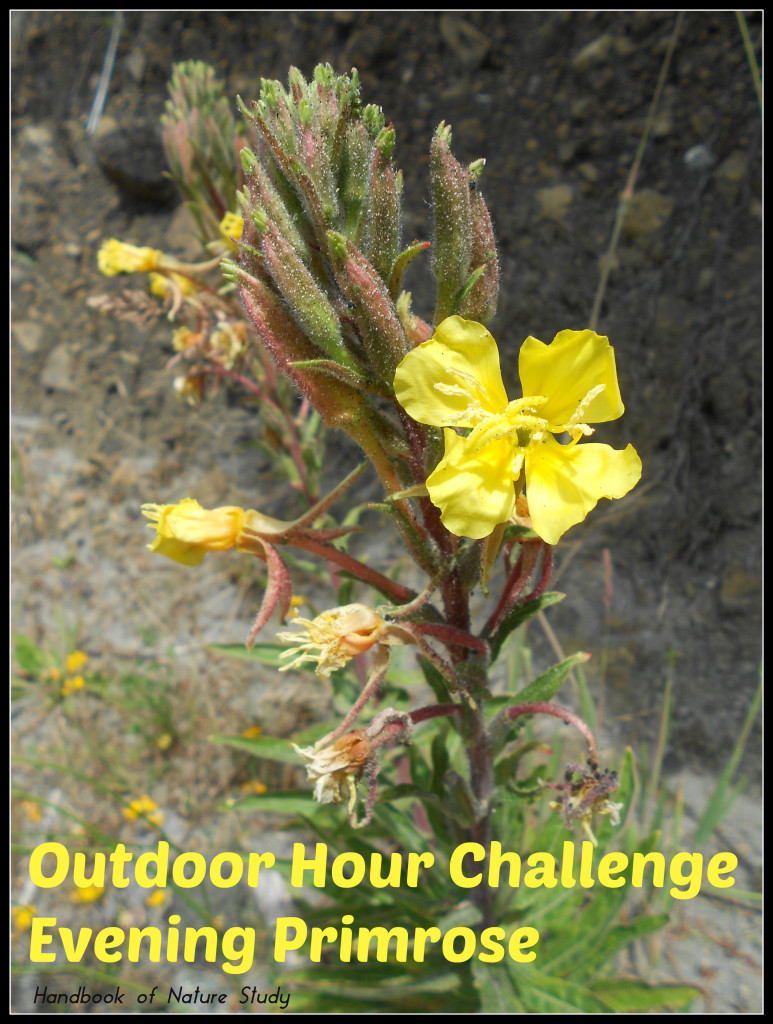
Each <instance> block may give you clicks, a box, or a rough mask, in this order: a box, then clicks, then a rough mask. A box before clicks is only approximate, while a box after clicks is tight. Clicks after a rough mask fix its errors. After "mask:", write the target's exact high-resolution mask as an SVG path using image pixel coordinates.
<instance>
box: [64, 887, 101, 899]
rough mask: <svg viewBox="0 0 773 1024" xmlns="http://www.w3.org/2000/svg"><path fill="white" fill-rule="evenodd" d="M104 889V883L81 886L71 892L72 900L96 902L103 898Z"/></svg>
mask: <svg viewBox="0 0 773 1024" xmlns="http://www.w3.org/2000/svg"><path fill="white" fill-rule="evenodd" d="M104 891H105V887H104V885H87V886H86V887H85V889H81V888H80V887H79V888H77V889H75V890H73V892H71V893H70V901H71V902H72V903H94V902H95V901H96V900H98V899H101V898H102V893H103V892H104Z"/></svg>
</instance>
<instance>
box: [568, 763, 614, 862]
mask: <svg viewBox="0 0 773 1024" xmlns="http://www.w3.org/2000/svg"><path fill="white" fill-rule="evenodd" d="M589 763H590V768H591V770H590V771H588V769H587V768H585V767H584V766H583V765H579V764H574V765H570V766H569V767H568V768H567V773H566V774H567V778H566V782H565V784H564V787H563V789H564V797H563V800H556V801H554V802H553V803H552V804H551V805H550V806H551V807H552V808H553V809H554V810H557V811H560V812H561V815H562V817H563V819H564V824H565V825H566V827H567V828H572V827H573V826H574V825H576V824H577V823H578V822H579V823H580V825H581V826H582V829H583V831H584V832H585V833H586V835H587V836H588V839H590V841H591V842H592V843H593V845H594V846H598V840H597V839H596V837H595V835H594V834H593V829H592V828H591V824H592V821H593V815H594V814H608V815H609V820H610V822H611V823H612V824H613V825H619V824H620V811H621V809H622V807H623V805H622V803H615V802H614V801H612V800H610V799H609V797H610V795H611V794H612V793H614V792H615V790H616V789H617V788H618V778H617V772H613V771H609V769H606V770H605V771H604V772H600V771H599V770H598V765H597V764H596V763H595V762H589ZM576 772H579V774H580V778H579V779H578V780H577V781H573V777H574V773H576ZM554 788H556V789H558V788H561V787H558V786H556V787H554Z"/></svg>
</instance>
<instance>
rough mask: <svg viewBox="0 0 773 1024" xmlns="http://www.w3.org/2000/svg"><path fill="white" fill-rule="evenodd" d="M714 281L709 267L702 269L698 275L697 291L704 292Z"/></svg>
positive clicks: (712, 272)
mask: <svg viewBox="0 0 773 1024" xmlns="http://www.w3.org/2000/svg"><path fill="white" fill-rule="evenodd" d="M713 280H714V271H713V270H712V269H711V267H704V268H703V270H701V272H700V274H699V275H698V291H699V292H705V291H707V290H708V289H709V288H710V287H711V284H712V282H713Z"/></svg>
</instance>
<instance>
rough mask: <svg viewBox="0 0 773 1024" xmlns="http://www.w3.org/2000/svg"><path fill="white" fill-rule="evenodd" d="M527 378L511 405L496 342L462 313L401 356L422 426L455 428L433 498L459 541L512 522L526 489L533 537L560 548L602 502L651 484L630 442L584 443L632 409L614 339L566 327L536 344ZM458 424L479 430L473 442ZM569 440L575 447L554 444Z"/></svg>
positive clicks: (400, 385) (401, 394)
mask: <svg viewBox="0 0 773 1024" xmlns="http://www.w3.org/2000/svg"><path fill="white" fill-rule="evenodd" d="M518 370H519V374H520V378H521V385H522V387H523V393H524V397H523V398H520V399H516V400H515V401H512V402H510V401H508V398H507V393H506V392H505V389H504V385H503V383H502V375H501V373H500V369H499V352H498V350H497V345H496V342H495V341H494V339H493V338H492V336H491V335H490V334H489V332H488V331H487V330H486V328H485V327H484V326H483V325H482V324H478V323H475V322H474V321H471V320H463V319H462V318H461V317H459V316H452V317H448V319H446V320H444V321H443V322H442V323H441V324H439V325H438V327H437V328H436V330H435V334H434V335H433V337H432V338H430V339H429V341H425V342H423V343H422V344H421V345H419V346H418V347H417V348H415V349H414V350H413V351H412V352H409V353H408V355H407V356H406V357H405V358H404V359H403V360H402V362H401V363H400V365H399V366H398V367H397V371H396V374H395V395H396V396H397V400H398V401H399V402H400V404H401V405H402V406H403V408H404V409H405V410H406V412H407V413H408V414H409V415H410V416H412V417H413V418H414V419H415V420H417V421H418V422H420V423H426V424H428V425H430V426H436V427H445V428H446V429H445V431H444V435H445V454H444V456H443V459H442V460H441V461H440V463H439V464H438V466H437V467H436V469H435V470H434V472H433V473H431V474H430V476H429V477H428V479H427V491H428V493H429V497H430V500H431V501H432V503H433V504H434V505H436V506H437V507H438V508H440V509H441V512H442V515H441V519H442V521H443V523H444V524H445V526H446V528H447V529H448V530H449V531H450V532H451V533H453V534H456V535H457V536H460V537H471V538H474V539H478V538H481V537H487V536H488V535H489V534H490V533H491V532H492V530H493V529H494V527H495V526H497V524H499V523H505V522H507V521H508V520H510V518H511V516H512V514H513V511H514V509H515V500H516V491H519V492H520V491H521V489H522V487H523V484H524V483H525V490H526V498H527V500H528V504H529V515H530V517H531V521H532V528H533V529H534V532H535V533H537V534H538V535H539V536H540V537H542V539H543V540H545V541H547V543H548V544H556V543H557V542H558V540H559V539H560V538H561V536H562V535H563V534H564V533H565V532H566V531H567V530H568V529H569V528H570V527H571V526H574V525H575V524H576V523H579V522H581V521H582V520H583V519H584V518H585V516H586V515H587V514H588V513H589V512H590V511H591V509H593V508H594V507H595V505H596V503H597V502H598V500H599V498H621V497H622V496H623V495H624V494H627V493H628V491H630V490H631V488H632V487H633V486H634V485H635V484H636V483H637V482H638V481H639V479H640V477H641V459H640V458H639V456H638V455H637V454H636V452H635V450H634V448H633V447H632V446H631V445H628V447H627V448H626V449H625V450H624V451H616V450H615V449H614V448H611V447H610V446H609V445H606V444H583V445H578V444H577V442H578V441H579V440H580V439H581V438H582V437H584V436H587V435H589V434H592V433H593V430H592V428H591V427H589V426H588V423H604V422H607V421H608V420H615V419H617V418H618V417H620V416H622V414H623V411H624V407H623V403H622V400H621V398H620V390H619V387H618V383H617V373H616V370H615V356H614V352H613V350H612V348H611V346H610V344H609V341H608V339H607V338H604V337H601V336H600V335H598V334H596V333H595V332H594V331H589V330H586V331H561V332H560V333H559V334H557V335H556V337H555V338H554V339H553V341H552V342H551V344H550V345H545V344H544V343H543V342H541V341H538V340H537V339H536V338H533V337H529V338H527V339H526V341H525V342H524V343H523V345H522V346H521V352H520V356H519V359H518ZM456 427H459V428H462V429H468V430H469V431H470V433H469V434H468V436H466V437H462V436H461V435H459V434H457V433H456V430H455V429H453V428H456ZM563 433H568V434H569V435H570V436H571V441H570V443H569V444H560V443H559V442H558V441H557V440H556V439H555V437H554V436H553V435H556V434H557V435H561V434H563Z"/></svg>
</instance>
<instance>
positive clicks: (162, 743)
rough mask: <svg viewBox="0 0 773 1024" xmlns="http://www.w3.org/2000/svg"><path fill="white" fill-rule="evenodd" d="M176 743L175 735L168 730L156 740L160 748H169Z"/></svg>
mask: <svg viewBox="0 0 773 1024" xmlns="http://www.w3.org/2000/svg"><path fill="white" fill-rule="evenodd" d="M173 743H174V737H173V736H171V735H170V734H169V733H168V732H163V733H161V735H160V736H159V737H158V739H157V740H156V746H157V747H158V749H159V750H169V748H170V747H171V745H172V744H173Z"/></svg>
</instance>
